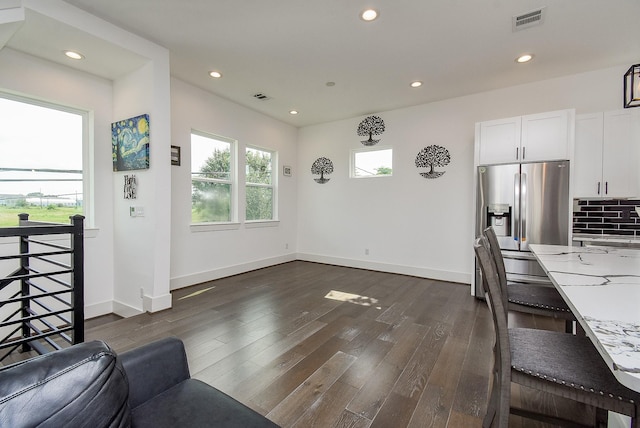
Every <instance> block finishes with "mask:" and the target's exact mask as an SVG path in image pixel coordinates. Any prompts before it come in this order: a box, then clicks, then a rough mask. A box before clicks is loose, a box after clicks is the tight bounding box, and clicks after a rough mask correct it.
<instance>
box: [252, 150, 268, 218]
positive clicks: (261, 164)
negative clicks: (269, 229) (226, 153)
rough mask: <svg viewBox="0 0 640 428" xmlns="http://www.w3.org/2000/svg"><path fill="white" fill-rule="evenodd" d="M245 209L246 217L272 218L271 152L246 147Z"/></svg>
mask: <svg viewBox="0 0 640 428" xmlns="http://www.w3.org/2000/svg"><path fill="white" fill-rule="evenodd" d="M246 156H247V157H246V162H247V164H246V168H247V170H246V172H247V174H246V183H247V189H246V190H247V210H246V219H247V221H251V220H273V219H274V217H275V215H274V210H273V207H274V200H275V187H274V182H273V181H274V180H273V171H274V170H275V166H274V162H275V159H274V158H275V154H274V153H273V152H269V151H265V150H260V149H255V148H251V147H247V154H246Z"/></svg>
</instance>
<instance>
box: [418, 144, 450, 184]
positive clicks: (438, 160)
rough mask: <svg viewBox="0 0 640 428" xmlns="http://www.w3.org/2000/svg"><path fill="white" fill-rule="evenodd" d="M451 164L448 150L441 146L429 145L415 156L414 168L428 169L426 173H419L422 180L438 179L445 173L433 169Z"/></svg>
mask: <svg viewBox="0 0 640 428" xmlns="http://www.w3.org/2000/svg"><path fill="white" fill-rule="evenodd" d="M449 162H451V155H450V154H449V150H447V149H445V148H444V147H442V146H437V145H431V146H427V147H425V148H424V149H422V150H420V151H419V152H418V155H417V156H416V167H418V168H429V171H427V172H421V173H420V175H421V176H423V177H424V178H438V177H440V176H442V174H444V173H445V171H434V169H433V168H434V167H444V166H447V165H449Z"/></svg>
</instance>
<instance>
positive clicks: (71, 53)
mask: <svg viewBox="0 0 640 428" xmlns="http://www.w3.org/2000/svg"><path fill="white" fill-rule="evenodd" d="M64 54H65V55H66V56H67V58H71V59H84V55H82V54H81V53H79V52H75V51H64Z"/></svg>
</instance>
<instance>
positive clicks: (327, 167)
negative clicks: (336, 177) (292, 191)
mask: <svg viewBox="0 0 640 428" xmlns="http://www.w3.org/2000/svg"><path fill="white" fill-rule="evenodd" d="M332 172H333V162H331V160H330V159H327V158H325V157H321V158H318V159H316V160H315V162H314V163H313V165H311V174H320V178H314V180H315V181H316V183H319V184H324V183H326V182H327V181H329V179H328V178H325V177H324V175H325V174H327V175H329V174H331V173H332Z"/></svg>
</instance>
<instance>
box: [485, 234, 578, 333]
mask: <svg viewBox="0 0 640 428" xmlns="http://www.w3.org/2000/svg"><path fill="white" fill-rule="evenodd" d="M483 235H484V236H485V238H486V239H487V241H488V243H489V250H490V252H491V256H492V257H493V261H494V263H495V266H496V269H497V273H498V278H499V280H500V286H501V290H502V293H503V295H504V297H505V298H506V299H507V302H508V306H507V307H508V309H509V310H511V311H515V312H522V313H527V314H533V315H542V316H545V317H551V318H559V319H564V320H565V330H566V332H567V333H571V332H572V331H573V324H574V322H575V321H576V317H575V316H574V315H573V312H571V309H570V308H569V306H568V305H567V303H566V302H565V301H564V299H563V298H562V296H561V295H560V293H559V292H558V290H556V289H555V288H554V287H553V286H550V287H549V286H545V285H539V284H531V283H514V284H509V283H508V281H507V272H506V269H505V266H504V259H503V258H502V252H501V251H500V245H499V244H498V237H497V235H496V232H495V231H494V230H493V228H492V227H488V228H486V229H485V230H484V232H483ZM576 327H577V326H576Z"/></svg>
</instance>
